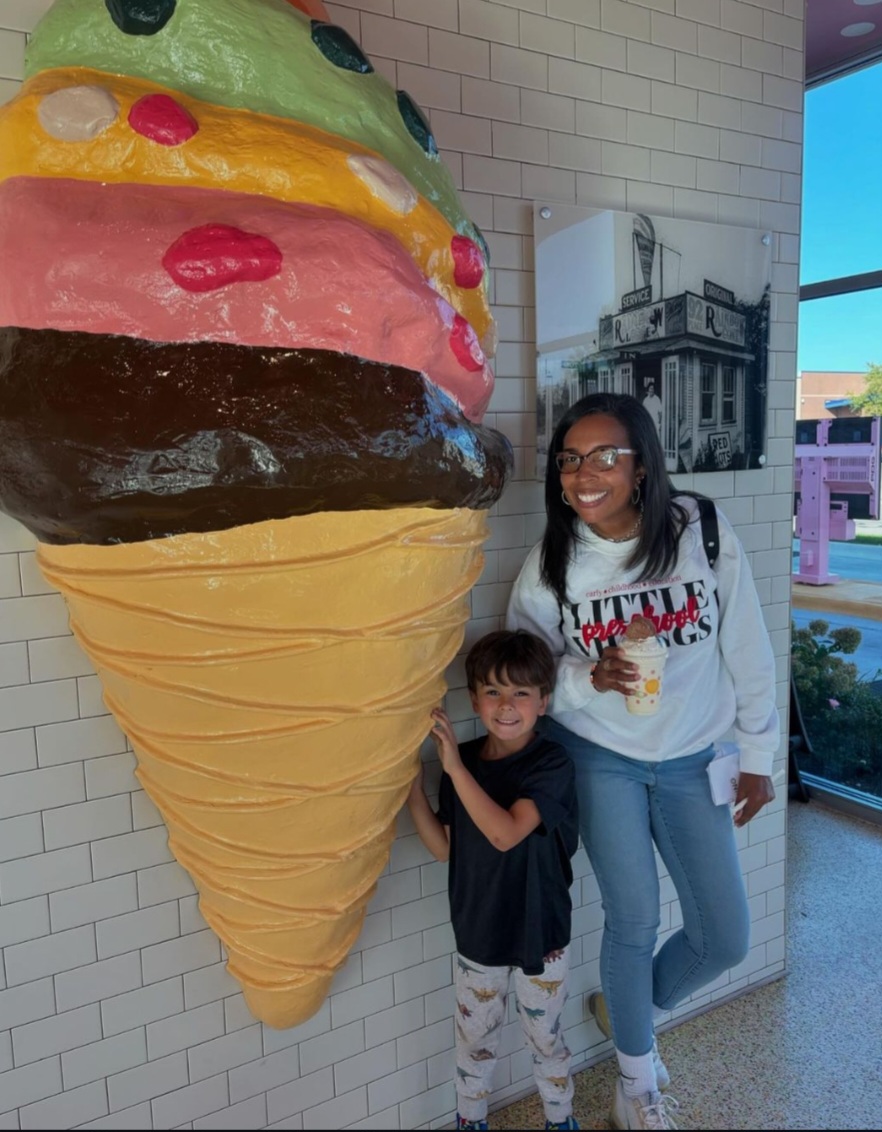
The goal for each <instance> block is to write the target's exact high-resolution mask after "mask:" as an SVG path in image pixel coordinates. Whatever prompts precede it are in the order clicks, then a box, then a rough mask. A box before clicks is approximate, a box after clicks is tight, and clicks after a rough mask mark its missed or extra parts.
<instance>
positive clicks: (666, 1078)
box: [588, 991, 671, 1093]
mask: <svg viewBox="0 0 882 1132" xmlns="http://www.w3.org/2000/svg"><path fill="white" fill-rule="evenodd" d="M588 1009H589V1010H590V1011H591V1013H592V1014H593V1015H594V1021H595V1022H596V1023H597V1029H598V1030H600V1032H601V1034H603V1036H604V1037H605V1038H610V1039H612V1026H610V1024H609V1015H608V1014H607V1012H606V1001H605V1000H604V997H603V995H602V994H601V992H600V991H595V992H594V994H592V995H591V996H590V998H589V999H588ZM652 1063H653V1065H654V1066H655V1080H656V1084H657V1085H658V1090H659V1092H660V1093H665V1092H667V1090H668V1089H670V1087H671V1075H670V1073H668V1067H667V1066H666V1065H665V1063H664V1062H663V1061H662V1059H661V1055H660V1054H659V1052H658V1042H657V1041H656V1040H655V1034H653V1035H652Z"/></svg>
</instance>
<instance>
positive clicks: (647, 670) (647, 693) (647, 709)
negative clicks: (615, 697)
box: [622, 644, 668, 715]
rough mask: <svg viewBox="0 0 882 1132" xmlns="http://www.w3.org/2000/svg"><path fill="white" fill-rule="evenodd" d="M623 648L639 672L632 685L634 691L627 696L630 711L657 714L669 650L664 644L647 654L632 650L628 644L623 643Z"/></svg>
mask: <svg viewBox="0 0 882 1132" xmlns="http://www.w3.org/2000/svg"><path fill="white" fill-rule="evenodd" d="M622 649H623V651H624V653H625V656H626V657H627V659H628V660H629V661H630V662H631V663H632V664H636V665H637V669H638V672H639V679H638V680H637V682H636V683H635V684H632V685H631V688H632V689H633V691H631V692H630V693H629V694H628V695H627V696H626V697H625V703H626V705H627V708H628V711H629V712H630V713H631V714H632V715H655V713H656V712H657V711H658V709H659V706H660V705H661V695H662V674H663V673H664V668H665V661H666V660H667V659H668V650H667V649H666V648H665V646H664V645H662V646H661V651H653V652H652V653H650V654H648V655H647V654H646V653H645V652H643V653H637V652H636V651H632V650H631V649H629V648H628V646H627V644H623V645H622Z"/></svg>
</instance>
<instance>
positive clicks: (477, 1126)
mask: <svg viewBox="0 0 882 1132" xmlns="http://www.w3.org/2000/svg"><path fill="white" fill-rule="evenodd" d="M456 1127H457V1129H458V1130H459V1132H472V1130H473V1129H474V1132H484V1130H485V1129H487V1128H489V1127H490V1125H489V1124H488V1123H487V1121H486V1120H466V1118H465V1117H464V1116H460V1115H459V1113H457V1114H456Z"/></svg>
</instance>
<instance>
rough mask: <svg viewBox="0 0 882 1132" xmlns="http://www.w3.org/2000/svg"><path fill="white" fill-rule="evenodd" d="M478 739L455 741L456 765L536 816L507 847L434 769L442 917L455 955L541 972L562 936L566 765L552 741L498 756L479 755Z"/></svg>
mask: <svg viewBox="0 0 882 1132" xmlns="http://www.w3.org/2000/svg"><path fill="white" fill-rule="evenodd" d="M485 742H486V739H485V738H484V737H482V738H480V739H473V740H472V741H471V742H468V743H463V744H462V746H461V747H460V753H461V756H462V761H463V764H464V765H465V766H466V768H467V769H468V770H469V771H470V772H471V773H472V774H473V775H474V777H475V779H476V781H477V782H478V784H479V785H480V786H481V787H482V789H483V790H484V791H486V793H487V794H489V795H490V797H491V798H492V799H493V801H494V802H496V803H497V804H498V805H500V806H502V807H504V808H505V809H506V810H507V809H509V808H510V807H511V806H512V805H514V803H515V802H516V801H517V800H518V799H519V798H530V799H532V801H533V802H534V803H535V804H536V808H537V809H538V810H539V814H540V816H541V818H542V822H541V824H540V825H539V826H538V827H537V828H536V829H535V830H534V831H533V832H532V833H531V834H529V835H528V836H527V837H525V838H524V840H523V841H522V842H521V843H520V844H519V845H516V846H515V847H514V848H513V849H509V850H508V852H505V853H503V852H501V851H500V850H499V849H496V848H494V846H493V845H492V844H491V843H490V841H489V840H488V839H487V838H486V837H485V836H484V834H483V833H481V831H480V830H479V829H478V827H477V826H476V825H475V823H474V822H473V821H472V819H471V818H470V817H469V815H468V813H467V811H466V809H465V807H464V806H463V804H462V802H461V801H460V800H459V797H458V795H457V793H456V791H455V790H454V788H453V783H452V782H451V780H450V778H449V777H448V775H446V774H443V775H442V776H441V786H440V790H439V799H438V817H439V819H440V821H441V822H442V824H443V825H448V826H450V871H449V879H448V891H449V894H450V919H451V922H452V924H453V932H454V935H455V937H456V947H457V950H458V951H459V953H460V955H462V956H464V957H465V958H466V959H473V960H474V961H475V962H477V963H483V964H484V965H485V966H488V967H520V968H521V969H522V970H523V971H524V973H525V974H527V975H538V974H541V973H542V971H543V969H544V966H545V964H544V963H543V958H544V956H546V955H547V954H548V952H549V951H554V950H556V949H557V948H563V947H566V946H567V944H568V943H569V942H570V919H571V912H572V901H571V899H570V891H569V890H570V885H571V884H572V882H573V869H572V865H571V863H570V858H571V857H572V855H573V854H574V853H575V851H576V848H577V845H578V837H579V830H578V810H577V803H576V783H575V774H574V770H573V764H572V762H571V761H570V759H569V757H568V755H567V754H566V752H565V751H564V749H563V747H561V746H560V745H559V744H558V743H553V742H551V741H550V740H548V739H545V738H543V737H542V736H537V737H536V738H535V739H533V741H532V742H530V743H529V744H528V745H527V746H526V747H524V749H523V750H522V751H518V752H517V754H514V755H508V756H507V757H506V758H504V759H492V760H485V759H482V758H480V753H481V750H482V748H483V746H484V743H485Z"/></svg>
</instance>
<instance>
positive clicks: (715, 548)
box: [696, 499, 720, 570]
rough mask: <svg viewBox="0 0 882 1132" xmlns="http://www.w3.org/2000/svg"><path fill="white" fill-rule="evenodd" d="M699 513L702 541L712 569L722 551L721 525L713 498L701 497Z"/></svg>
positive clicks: (698, 501)
mask: <svg viewBox="0 0 882 1132" xmlns="http://www.w3.org/2000/svg"><path fill="white" fill-rule="evenodd" d="M696 502H697V503H698V514H699V517H700V519H701V541H702V542H703V543H704V553H705V554H706V555H707V560H708V563H709V564H710V568H711V570H713V568H714V563H715V562H716V560H717V557H718V556H719V553H720V525H719V523H718V522H717V509H716V507H715V506H714V501H713V500H712V499H699V500H697V501H696Z"/></svg>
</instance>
